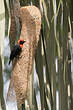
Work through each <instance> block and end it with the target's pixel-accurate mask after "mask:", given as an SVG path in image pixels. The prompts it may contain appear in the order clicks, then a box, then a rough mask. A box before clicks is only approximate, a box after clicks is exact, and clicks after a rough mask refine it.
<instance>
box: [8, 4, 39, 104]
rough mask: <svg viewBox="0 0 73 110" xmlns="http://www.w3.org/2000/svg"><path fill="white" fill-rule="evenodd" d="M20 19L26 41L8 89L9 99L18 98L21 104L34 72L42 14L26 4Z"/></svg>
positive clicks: (25, 96)
mask: <svg viewBox="0 0 73 110" xmlns="http://www.w3.org/2000/svg"><path fill="white" fill-rule="evenodd" d="M20 19H21V22H22V29H21V35H20V38H23V39H24V40H25V41H26V42H25V43H24V46H23V49H22V52H21V54H20V57H19V59H18V60H17V61H16V64H15V65H14V67H13V75H12V78H11V82H10V87H9V91H8V100H13V101H14V100H16V101H17V103H18V105H19V106H20V105H21V104H23V103H24V101H25V98H27V93H28V82H29V76H30V74H31V72H32V65H33V59H34V54H35V50H36V48H37V45H38V40H39V34H40V28H41V14H40V11H39V9H38V8H37V7H35V6H26V7H22V8H20Z"/></svg>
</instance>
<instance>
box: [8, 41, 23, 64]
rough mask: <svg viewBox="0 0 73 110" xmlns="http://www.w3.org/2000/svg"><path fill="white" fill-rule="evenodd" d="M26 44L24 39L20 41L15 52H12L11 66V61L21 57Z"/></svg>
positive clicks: (15, 47)
mask: <svg viewBox="0 0 73 110" xmlns="http://www.w3.org/2000/svg"><path fill="white" fill-rule="evenodd" d="M24 43H25V41H24V40H23V39H19V40H18V42H17V44H16V45H15V46H14V48H13V50H12V51H11V54H10V58H9V59H10V60H9V65H10V63H11V61H13V59H14V58H17V56H19V55H20V53H21V51H22V48H23V44H24Z"/></svg>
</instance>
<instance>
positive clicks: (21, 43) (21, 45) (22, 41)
mask: <svg viewBox="0 0 73 110" xmlns="http://www.w3.org/2000/svg"><path fill="white" fill-rule="evenodd" d="M17 43H18V44H19V45H20V47H21V48H22V47H23V44H24V43H25V41H24V40H23V39H19V40H18V42H17Z"/></svg>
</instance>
